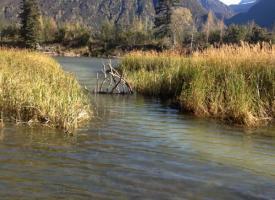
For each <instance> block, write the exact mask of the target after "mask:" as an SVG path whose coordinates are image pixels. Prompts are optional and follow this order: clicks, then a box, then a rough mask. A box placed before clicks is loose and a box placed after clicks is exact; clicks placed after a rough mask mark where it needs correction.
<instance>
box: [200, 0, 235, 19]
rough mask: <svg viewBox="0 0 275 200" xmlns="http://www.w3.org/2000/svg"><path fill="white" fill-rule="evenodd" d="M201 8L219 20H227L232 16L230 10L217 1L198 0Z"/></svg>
mask: <svg viewBox="0 0 275 200" xmlns="http://www.w3.org/2000/svg"><path fill="white" fill-rule="evenodd" d="M199 1H200V3H201V4H202V6H203V7H204V8H205V9H206V10H208V11H210V10H212V11H213V13H215V14H216V16H217V17H219V18H229V17H232V16H233V12H232V10H231V8H230V7H229V6H227V5H225V4H224V3H222V2H221V1H219V0H199Z"/></svg>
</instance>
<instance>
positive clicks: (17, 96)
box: [0, 49, 92, 132]
mask: <svg viewBox="0 0 275 200" xmlns="http://www.w3.org/2000/svg"><path fill="white" fill-rule="evenodd" d="M0 110H1V113H2V120H3V119H4V121H5V120H6V121H14V122H16V123H18V124H22V123H23V124H24V123H28V124H44V125H47V126H50V127H55V128H60V129H63V130H65V131H68V132H71V131H73V130H74V129H75V128H77V127H78V126H79V124H81V122H83V121H86V120H88V119H90V117H91V114H92V112H91V109H90V103H89V98H88V96H87V95H86V94H85V93H84V92H83V90H82V88H81V86H80V85H79V83H78V82H77V80H76V79H75V77H74V76H73V75H72V74H68V73H66V72H64V71H63V70H62V69H61V67H60V66H59V64H58V63H57V62H56V61H55V60H54V59H52V58H50V57H48V56H45V55H43V54H40V53H35V52H29V51H22V50H15V49H10V50H7V49H0Z"/></svg>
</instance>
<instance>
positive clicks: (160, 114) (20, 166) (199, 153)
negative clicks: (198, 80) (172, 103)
mask: <svg viewBox="0 0 275 200" xmlns="http://www.w3.org/2000/svg"><path fill="white" fill-rule="evenodd" d="M59 61H60V62H61V63H62V64H63V65H64V68H65V69H66V70H68V71H72V72H74V73H76V74H77V77H78V79H79V80H80V82H81V83H82V84H84V85H86V86H87V87H88V88H89V89H92V88H93V86H94V82H95V80H94V77H95V73H96V71H97V70H98V69H99V67H100V64H101V62H102V60H100V59H88V58H81V59H77V58H74V59H71V58H59ZM92 101H93V105H94V106H95V113H96V115H97V117H96V119H94V120H93V122H92V123H90V124H88V125H87V126H86V127H84V128H82V129H80V130H79V131H78V134H77V135H75V136H72V137H69V136H66V135H64V134H63V133H62V132H57V131H55V130H50V129H48V130H47V129H37V128H33V129H29V128H27V127H14V126H7V127H5V128H4V129H2V130H1V132H0V199H22V197H23V199H43V198H45V199H65V198H66V199H67V198H68V199H183V198H187V199H207V198H208V199H259V198H262V199H273V198H275V190H274V188H275V157H274V155H275V138H272V137H263V136H256V135H253V133H254V132H260V133H268V132H270V133H271V132H273V131H275V129H274V128H265V129H261V130H251V131H249V133H250V134H244V133H243V130H242V129H241V128H233V127H230V126H225V125H221V124H220V123H217V122H213V121H207V120H202V119H196V118H194V117H192V116H188V115H181V114H179V113H178V111H177V110H175V109H171V108H169V107H167V106H165V104H161V103H160V102H159V101H158V100H154V99H145V98H143V97H140V96H123V97H122V96H92Z"/></svg>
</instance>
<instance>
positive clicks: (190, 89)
mask: <svg viewBox="0 0 275 200" xmlns="http://www.w3.org/2000/svg"><path fill="white" fill-rule="evenodd" d="M121 68H122V70H123V71H124V74H126V76H127V78H128V79H129V80H130V82H131V83H132V84H133V86H134V88H135V89H136V91H137V92H139V93H142V94H144V95H149V96H155V97H163V98H171V99H176V100H177V102H178V103H179V104H180V105H181V108H182V109H183V110H184V111H189V112H192V113H194V114H195V115H197V116H201V117H212V118H217V119H221V120H225V121H227V122H231V123H234V124H240V125H244V126H259V125H262V124H266V123H268V122H270V121H272V120H274V118H275V50H270V49H267V48H263V49H261V48H260V47H259V46H253V47H251V46H248V45H244V46H242V47H236V46H224V47H223V48H222V49H208V50H206V51H205V52H200V53H195V54H194V55H192V56H190V57H183V56H180V55H178V54H176V53H169V52H165V53H155V52H150V53H148V52H147V53H145V52H133V53H130V54H128V55H126V56H125V57H124V58H123V60H122V64H121Z"/></svg>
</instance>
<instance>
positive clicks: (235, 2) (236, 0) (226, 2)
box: [220, 0, 240, 5]
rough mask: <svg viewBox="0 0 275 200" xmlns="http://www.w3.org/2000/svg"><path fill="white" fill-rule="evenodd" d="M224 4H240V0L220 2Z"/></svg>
mask: <svg viewBox="0 0 275 200" xmlns="http://www.w3.org/2000/svg"><path fill="white" fill-rule="evenodd" d="M220 1H222V2H224V3H225V4H228V5H230V4H238V3H239V2H240V0H220Z"/></svg>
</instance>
